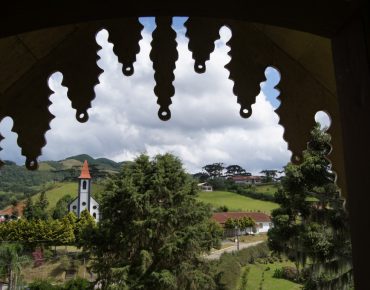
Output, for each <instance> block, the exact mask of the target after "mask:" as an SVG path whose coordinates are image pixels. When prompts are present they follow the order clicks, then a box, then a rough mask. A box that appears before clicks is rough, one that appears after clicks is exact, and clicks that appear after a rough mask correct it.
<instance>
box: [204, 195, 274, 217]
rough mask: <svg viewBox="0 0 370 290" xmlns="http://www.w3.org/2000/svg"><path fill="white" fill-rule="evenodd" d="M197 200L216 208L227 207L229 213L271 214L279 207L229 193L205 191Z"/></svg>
mask: <svg viewBox="0 0 370 290" xmlns="http://www.w3.org/2000/svg"><path fill="white" fill-rule="evenodd" d="M197 199H198V200H200V201H203V202H205V203H209V204H211V205H212V207H214V208H218V207H220V206H227V207H228V209H229V211H261V212H265V213H267V214H270V213H271V211H272V210H273V209H275V208H278V207H279V205H278V204H277V203H274V202H271V201H263V200H258V199H253V198H250V197H247V196H243V195H240V194H237V193H233V192H228V191H207V192H205V191H203V192H201V193H200V194H199V196H198V197H197Z"/></svg>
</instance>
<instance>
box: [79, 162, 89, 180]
mask: <svg viewBox="0 0 370 290" xmlns="http://www.w3.org/2000/svg"><path fill="white" fill-rule="evenodd" d="M78 178H85V179H90V178H91V176H90V171H89V164H87V160H85V162H84V165H83V166H82V170H81V175H80V176H79V177H78Z"/></svg>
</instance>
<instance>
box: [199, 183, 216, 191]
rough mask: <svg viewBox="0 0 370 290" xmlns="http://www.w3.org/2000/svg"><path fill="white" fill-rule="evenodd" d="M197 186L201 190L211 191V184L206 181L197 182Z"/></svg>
mask: <svg viewBox="0 0 370 290" xmlns="http://www.w3.org/2000/svg"><path fill="white" fill-rule="evenodd" d="M198 188H199V190H201V191H213V187H212V185H210V184H209V183H208V182H203V183H198Z"/></svg>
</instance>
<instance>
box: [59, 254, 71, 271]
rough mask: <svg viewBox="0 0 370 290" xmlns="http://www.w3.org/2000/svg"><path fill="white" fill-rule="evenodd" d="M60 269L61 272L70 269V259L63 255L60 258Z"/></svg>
mask: <svg viewBox="0 0 370 290" xmlns="http://www.w3.org/2000/svg"><path fill="white" fill-rule="evenodd" d="M59 267H60V269H62V270H63V271H68V270H69V268H70V267H71V259H70V258H69V257H68V256H67V255H63V256H61V257H60V266H59Z"/></svg>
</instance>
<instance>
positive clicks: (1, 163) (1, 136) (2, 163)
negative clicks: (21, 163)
mask: <svg viewBox="0 0 370 290" xmlns="http://www.w3.org/2000/svg"><path fill="white" fill-rule="evenodd" d="M1 119H2V118H1V117H0V122H1ZM2 140H4V136H3V135H1V133H0V143H1V141H2ZM1 150H3V148H1V146H0V151H1ZM3 165H4V162H3V161H1V159H0V168H1V167H2V166H3Z"/></svg>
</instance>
